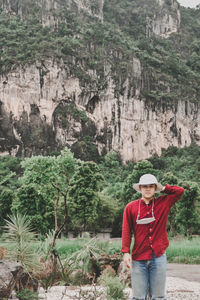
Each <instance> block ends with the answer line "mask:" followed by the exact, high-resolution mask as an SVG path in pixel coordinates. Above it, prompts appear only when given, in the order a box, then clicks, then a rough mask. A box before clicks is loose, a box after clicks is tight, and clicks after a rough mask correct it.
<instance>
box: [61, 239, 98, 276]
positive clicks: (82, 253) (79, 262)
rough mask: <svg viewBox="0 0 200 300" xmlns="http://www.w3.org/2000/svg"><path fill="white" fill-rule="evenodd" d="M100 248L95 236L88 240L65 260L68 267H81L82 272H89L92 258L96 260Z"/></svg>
mask: <svg viewBox="0 0 200 300" xmlns="http://www.w3.org/2000/svg"><path fill="white" fill-rule="evenodd" d="M100 253H101V249H100V247H99V246H98V242H97V239H96V238H93V239H90V240H88V241H87V242H86V243H85V244H84V245H83V247H82V248H81V249H80V250H78V251H76V252H75V253H73V254H72V255H71V256H70V257H68V258H67V260H66V265H67V266H70V269H71V270H73V269H81V270H82V271H83V273H84V274H86V273H88V272H91V269H92V260H98V257H99V254H100Z"/></svg>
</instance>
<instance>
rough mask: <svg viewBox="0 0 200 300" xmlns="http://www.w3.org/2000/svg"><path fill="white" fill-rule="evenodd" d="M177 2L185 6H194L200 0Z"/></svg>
mask: <svg viewBox="0 0 200 300" xmlns="http://www.w3.org/2000/svg"><path fill="white" fill-rule="evenodd" d="M178 2H179V3H180V4H181V5H182V6H186V7H196V6H197V5H198V4H200V0H178Z"/></svg>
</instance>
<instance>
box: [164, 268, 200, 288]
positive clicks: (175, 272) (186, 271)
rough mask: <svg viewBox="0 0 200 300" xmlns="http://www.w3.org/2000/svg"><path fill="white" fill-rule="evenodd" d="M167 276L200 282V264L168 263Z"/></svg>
mask: <svg viewBox="0 0 200 300" xmlns="http://www.w3.org/2000/svg"><path fill="white" fill-rule="evenodd" d="M167 276H168V277H178V278H182V279H185V280H187V281H196V282H199V283H200V265H187V264H173V263H168V264H167Z"/></svg>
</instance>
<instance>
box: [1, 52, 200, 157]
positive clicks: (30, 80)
mask: <svg viewBox="0 0 200 300" xmlns="http://www.w3.org/2000/svg"><path fill="white" fill-rule="evenodd" d="M107 68H108V66H107ZM41 70H43V71H41ZM142 73H143V72H142V68H141V65H140V61H139V60H138V59H136V58H134V59H133V62H132V78H131V82H130V80H129V79H127V80H126V81H125V82H124V84H123V94H118V95H116V93H115V88H116V84H115V82H114V81H113V79H112V77H111V76H108V77H107V86H106V87H105V88H104V89H102V90H100V91H98V93H97V92H95V91H85V87H83V86H82V84H81V82H80V81H79V79H78V78H76V77H72V76H71V77H70V76H69V75H67V72H66V71H65V68H64V66H63V64H62V62H61V63H60V64H56V63H55V62H52V61H47V62H46V63H45V64H43V66H41V65H40V64H36V65H32V66H28V67H27V68H25V69H23V68H19V69H16V70H14V71H12V72H10V73H9V74H8V75H6V76H1V78H0V79H1V81H0V82H1V83H0V101H1V106H0V146H1V148H0V151H1V154H6V153H10V154H12V155H25V156H30V155H32V154H48V153H50V152H52V151H55V150H59V149H61V148H63V147H65V146H68V147H71V148H73V149H74V151H75V152H76V153H77V156H78V157H81V155H83V154H84V153H89V152H88V151H89V148H91V147H93V150H94V151H93V150H92V151H93V153H97V150H98V153H99V154H101V153H102V152H104V153H105V152H108V151H110V150H114V151H117V152H119V153H120V155H121V157H122V159H123V161H124V162H127V161H132V160H135V161H138V160H141V159H145V158H148V157H150V156H152V155H153V154H155V153H157V154H158V155H160V154H161V151H162V148H168V147H169V146H171V145H174V146H177V147H184V146H189V145H190V144H191V142H196V143H197V144H198V145H200V123H199V120H200V108H199V104H198V103H189V102H185V101H181V99H180V101H178V102H176V103H175V102H173V100H172V103H169V102H168V103H165V102H163V101H162V100H160V101H157V102H152V101H150V100H145V99H142V98H141V89H142V88H143V80H144V79H143V75H142Z"/></svg>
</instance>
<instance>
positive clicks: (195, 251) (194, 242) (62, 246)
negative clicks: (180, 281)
mask: <svg viewBox="0 0 200 300" xmlns="http://www.w3.org/2000/svg"><path fill="white" fill-rule="evenodd" d="M87 241H88V240H87V239H83V238H81V239H72V240H69V239H66V238H62V239H60V240H58V241H57V246H58V253H59V255H60V256H61V258H62V259H66V258H67V257H69V256H71V255H72V254H73V253H75V252H76V251H78V250H80V249H82V247H83V245H84V244H85V243H86V242H87ZM38 245H39V242H38V243H34V244H33V245H32V246H33V247H34V248H35V249H36V250H37V248H38ZM0 246H3V247H5V248H7V249H8V248H11V247H12V246H11V245H10V244H9V243H6V242H5V241H2V242H0ZM98 246H99V247H100V248H101V249H102V251H104V252H106V253H107V254H115V253H120V250H121V239H117V240H115V239H113V240H112V239H110V240H109V241H99V245H98ZM166 252H167V260H168V262H173V263H187V264H200V236H199V237H193V238H192V239H190V240H188V239H186V238H176V239H171V240H170V245H169V247H168V249H167V251H166Z"/></svg>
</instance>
